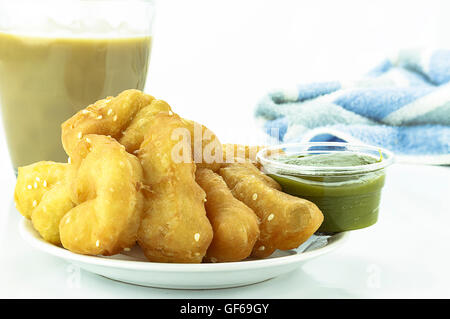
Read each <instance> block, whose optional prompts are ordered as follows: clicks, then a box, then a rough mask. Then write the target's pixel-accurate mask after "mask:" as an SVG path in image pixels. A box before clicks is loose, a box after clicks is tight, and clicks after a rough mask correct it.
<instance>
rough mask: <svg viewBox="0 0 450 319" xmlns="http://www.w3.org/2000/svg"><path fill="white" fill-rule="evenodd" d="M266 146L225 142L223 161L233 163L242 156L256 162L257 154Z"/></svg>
mask: <svg viewBox="0 0 450 319" xmlns="http://www.w3.org/2000/svg"><path fill="white" fill-rule="evenodd" d="M265 147H266V146H260V145H252V146H249V145H240V144H223V145H222V151H223V161H224V162H225V163H233V162H234V161H235V159H240V158H242V159H246V160H250V161H251V162H252V163H256V154H257V153H258V152H259V151H260V150H262V149H263V148H265Z"/></svg>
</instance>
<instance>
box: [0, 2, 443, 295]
mask: <svg viewBox="0 0 450 319" xmlns="http://www.w3.org/2000/svg"><path fill="white" fill-rule="evenodd" d="M325 2H326V3H325ZM325 2H322V1H319V2H318V4H317V5H316V4H315V2H314V4H312V3H311V2H301V1H264V2H263V1H259V0H252V1H237V0H232V1H231V0H230V1H228V2H227V4H226V5H217V4H212V2H210V1H206V0H195V1H190V2H186V1H178V0H165V1H160V2H159V3H160V7H159V10H158V17H157V23H156V28H155V29H156V36H155V44H154V48H153V53H152V61H151V66H150V78H149V81H148V85H147V89H146V91H147V92H149V93H151V94H153V95H155V96H157V97H159V98H163V99H165V100H167V101H168V102H169V103H170V104H171V105H172V106H173V108H174V110H175V111H176V112H178V113H180V114H181V115H183V116H185V117H187V118H191V119H195V120H197V121H199V122H201V123H203V124H205V125H207V126H209V127H210V128H211V129H212V130H213V131H215V132H216V134H217V135H218V136H219V137H220V138H221V140H222V141H223V142H240V143H262V142H264V137H263V135H262V134H261V133H258V132H259V131H258V130H257V129H256V125H255V124H254V122H253V121H252V113H253V107H254V105H255V103H256V101H257V100H258V99H259V98H260V97H261V96H262V95H263V94H264V93H265V92H266V90H267V89H270V88H273V87H277V86H284V85H285V84H288V85H294V84H296V83H298V82H301V81H311V80H312V79H318V78H320V79H321V78H326V79H333V78H335V77H339V78H342V75H346V74H349V75H351V76H355V75H356V74H358V73H361V72H365V71H366V70H367V68H368V66H369V65H372V64H376V63H377V62H378V59H379V58H382V57H384V56H385V54H386V53H387V52H390V50H391V49H392V50H393V49H395V48H398V47H407V46H410V45H412V46H416V45H430V44H434V42H432V43H429V42H430V41H431V40H433V41H442V39H447V41H448V36H446V35H445V34H444V35H443V36H442V37H440V38H436V37H431V36H429V35H430V34H433V35H434V34H438V33H435V32H432V31H433V30H434V29H433V30H428V29H426V28H424V26H425V27H428V28H432V27H434V25H433V24H430V23H428V22H429V21H437V20H436V17H435V13H434V11H433V10H434V9H433V8H431V7H430V10H425V11H424V10H423V8H422V7H421V6H419V5H418V4H417V5H416V7H417V8H416V9H417V10H415V11H414V12H416V13H415V14H414V15H413V14H409V15H408V17H410V20H408V21H406V22H405V23H402V24H401V25H400V26H398V14H397V13H395V12H402V11H403V10H404V7H403V6H402V5H400V4H398V5H397V4H396V5H394V4H392V1H391V2H389V6H390V7H391V10H389V12H391V13H392V14H391V15H390V16H386V14H387V13H386V12H385V10H384V11H382V13H380V14H383V16H384V17H385V18H386V19H383V20H380V19H377V18H376V17H377V16H378V15H377V14H373V10H375V9H376V10H382V9H383V8H384V6H383V5H380V6H374V7H373V8H372V7H371V9H370V10H368V11H367V12H366V11H365V10H366V9H365V7H366V5H361V6H359V3H360V2H359V1H351V2H352V3H353V4H352V6H350V7H352V8H356V9H355V10H358V12H359V13H358V14H357V15H356V14H354V10H351V11H348V10H344V9H343V10H341V12H342V14H345V13H346V12H348V17H347V18H348V20H349V21H353V20H351V19H353V18H354V17H358V19H361V21H363V22H364V21H366V22H367V21H368V22H367V23H356V24H357V25H358V28H354V24H353V23H349V24H342V23H341V22H342V21H346V20H347V18H346V17H343V16H342V15H341V14H338V15H336V14H335V11H336V10H340V9H342V8H343V7H342V5H341V4H339V5H338V4H336V2H335V1H325ZM280 3H281V4H280ZM386 3H387V1H386ZM408 3H410V2H408ZM355 5H356V7H354V6H355ZM325 6H332V9H330V10H323V8H324V7H325ZM333 6H335V7H333ZM393 6H394V7H395V8H393ZM236 8H239V10H236ZM414 8H415V7H414ZM427 8H428V7H427ZM394 9H395V10H396V11H395V10H394ZM435 11H436V10H435ZM205 12H207V13H208V14H205ZM389 12H388V13H389ZM231 16H232V19H230V17H231ZM408 17H405V19H406V18H408ZM421 19H425V20H426V22H427V21H428V22H427V23H425V22H424V23H422V22H421V21H422V20H421ZM250 21H251V23H249V22H250ZM267 21H273V23H270V24H269V23H267ZM323 21H328V22H329V23H328V24H325V23H323ZM389 21H390V24H389V23H388V22H389ZM439 21H440V20H439ZM175 22H176V23H175ZM419 22H420V23H419ZM330 25H332V26H333V28H329V27H327V26H330ZM394 25H395V26H397V27H396V28H393V27H392V26H394ZM180 26H182V27H180ZM403 26H404V29H405V30H406V31H405V30H403V29H402V28H403ZM311 29H314V33H311V32H310V30H311ZM437 29H438V30H445V28H437ZM411 30H416V31H417V32H415V31H414V32H411ZM394 31H395V32H394ZM419 31H420V32H422V33H423V36H420V37H418V36H416V35H417V34H418V33H419ZM422 33H420V34H422ZM314 34H315V35H317V36H314ZM342 34H346V35H348V36H347V37H343V36H341V35H342ZM408 34H409V35H414V36H413V37H407V36H405V35H408ZM362 35H364V36H362ZM371 35H373V36H371ZM381 35H382V36H381ZM355 38H357V39H358V41H353V40H352V39H355ZM297 39H301V41H300V40H297ZM430 39H431V40H430ZM342 41H344V44H342V43H341V42H342ZM439 43H441V42H439ZM336 47H339V50H335V49H336ZM355 52H357V53H358V54H355ZM2 131H3V129H2V127H1V125H0V132H2ZM14 184H15V177H14V174H13V172H12V169H11V166H10V162H9V157H8V153H7V148H6V144H5V141H4V136H3V134H1V133H0V203H1V204H0V205H1V206H0V297H2V298H365V297H369V298H371V297H376V298H379V297H383V298H385V297H386V298H389V297H437V298H439V297H446V298H449V297H450V288H449V286H450V272H449V269H450V253H449V250H448V244H449V243H450V231H449V227H450V167H433V166H412V165H399V164H395V165H393V166H391V167H390V168H389V170H388V178H387V180H386V186H385V188H384V193H383V197H382V203H381V212H380V220H379V222H378V223H377V224H376V225H375V226H373V227H370V228H368V229H364V230H359V231H354V232H352V234H351V236H350V238H349V240H348V242H347V243H346V244H345V246H344V247H342V248H341V249H340V250H338V251H335V252H333V253H331V254H329V255H325V256H322V257H319V258H318V259H315V260H312V261H310V262H308V263H307V264H305V265H304V267H303V268H302V269H298V270H296V271H294V272H292V273H290V274H286V275H283V276H281V277H278V278H275V279H272V280H269V281H266V282H263V283H260V284H255V285H250V286H246V287H240V288H231V289H218V290H211V291H205V290H168V289H155V288H145V287H138V286H133V285H128V284H123V283H119V282H115V281H112V280H109V279H106V278H103V277H100V276H97V275H94V274H91V273H88V272H85V271H79V272H78V270H77V269H74V268H73V267H71V266H70V265H68V264H67V263H66V262H64V261H62V260H59V259H57V258H55V257H51V256H48V255H45V254H43V253H41V252H38V251H35V250H33V249H32V248H31V247H30V246H28V245H27V244H26V243H25V242H24V241H23V240H22V239H21V238H20V236H19V232H18V222H19V219H20V218H21V216H20V215H19V213H18V212H17V211H15V209H14V205H13V188H14Z"/></svg>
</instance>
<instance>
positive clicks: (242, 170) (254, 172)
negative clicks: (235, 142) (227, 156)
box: [223, 159, 281, 191]
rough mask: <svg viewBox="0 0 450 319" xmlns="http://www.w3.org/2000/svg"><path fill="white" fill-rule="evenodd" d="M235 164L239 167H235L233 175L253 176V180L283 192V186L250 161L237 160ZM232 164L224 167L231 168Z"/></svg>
mask: <svg viewBox="0 0 450 319" xmlns="http://www.w3.org/2000/svg"><path fill="white" fill-rule="evenodd" d="M234 163H235V164H239V165H233V166H232V167H233V174H235V175H242V176H247V175H250V174H251V176H253V177H252V178H256V179H258V180H260V181H261V182H262V183H264V184H266V185H267V186H269V187H272V188H275V189H277V190H279V191H281V185H280V184H278V183H277V182H276V181H275V180H274V179H273V178H270V177H269V176H267V175H266V174H264V173H263V172H261V171H260V170H259V169H258V168H257V167H256V166H255V165H253V164H252V163H251V162H250V161H248V160H245V161H243V160H242V159H240V160H238V159H237V160H236V161H235V162H234ZM230 164H232V163H228V164H224V165H223V166H224V167H228V166H230Z"/></svg>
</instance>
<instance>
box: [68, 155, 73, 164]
mask: <svg viewBox="0 0 450 319" xmlns="http://www.w3.org/2000/svg"><path fill="white" fill-rule="evenodd" d="M67 163H69V164H71V163H72V159H71V158H70V156H69V157H68V158H67Z"/></svg>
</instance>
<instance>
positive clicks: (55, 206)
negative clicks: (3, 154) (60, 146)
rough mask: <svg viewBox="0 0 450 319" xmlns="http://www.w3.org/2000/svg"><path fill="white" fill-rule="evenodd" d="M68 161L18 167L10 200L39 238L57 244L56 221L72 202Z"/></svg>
mask: <svg viewBox="0 0 450 319" xmlns="http://www.w3.org/2000/svg"><path fill="white" fill-rule="evenodd" d="M68 169H69V164H63V163H55V162H50V161H42V162H37V163H34V164H31V165H28V166H23V167H19V170H18V173H19V174H18V176H17V183H16V187H15V191H14V200H15V203H16V207H17V210H18V211H19V212H20V213H21V214H22V215H23V216H24V217H26V218H27V219H30V220H31V222H32V223H33V227H34V228H35V229H36V230H37V231H38V232H39V234H40V235H41V236H42V238H43V239H44V240H46V241H48V242H50V243H52V244H55V245H59V244H60V243H61V240H60V238H59V222H60V221H61V218H62V217H63V216H64V215H65V214H66V213H67V212H68V211H69V210H70V209H72V207H73V206H74V203H73V202H72V200H71V196H70V187H69V183H68V178H67V177H68Z"/></svg>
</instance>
